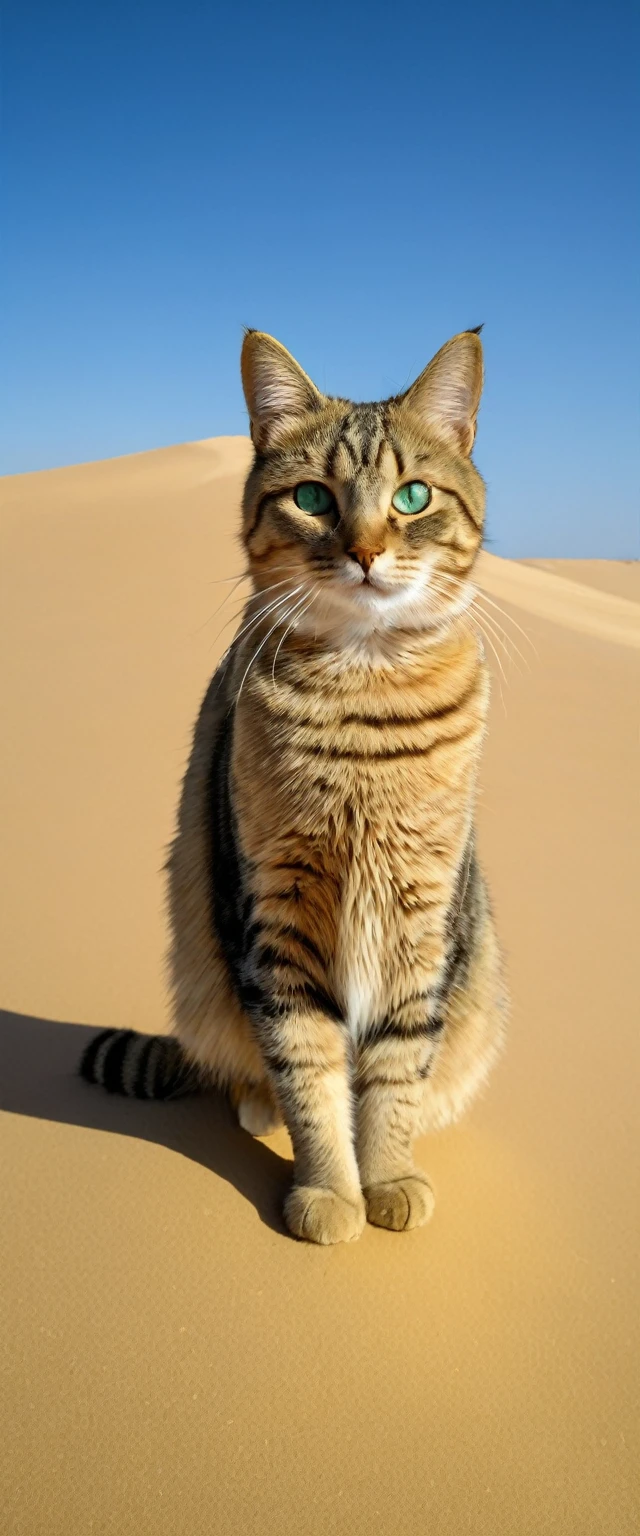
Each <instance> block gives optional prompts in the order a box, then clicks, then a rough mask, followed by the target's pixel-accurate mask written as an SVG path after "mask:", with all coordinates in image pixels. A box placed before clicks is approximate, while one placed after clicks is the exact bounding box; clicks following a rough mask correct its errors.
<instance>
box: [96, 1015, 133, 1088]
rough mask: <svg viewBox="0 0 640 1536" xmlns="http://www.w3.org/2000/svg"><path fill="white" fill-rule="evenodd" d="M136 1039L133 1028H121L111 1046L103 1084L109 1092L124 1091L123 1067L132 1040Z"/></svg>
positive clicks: (103, 1073)
mask: <svg viewBox="0 0 640 1536" xmlns="http://www.w3.org/2000/svg"><path fill="white" fill-rule="evenodd" d="M135 1039H136V1035H135V1032H134V1030H133V1029H123V1030H119V1031H118V1034H117V1037H116V1039H115V1040H114V1042H113V1045H110V1046H109V1049H108V1051H107V1054H106V1056H105V1059H104V1066H103V1069H102V1084H103V1087H104V1088H106V1090H107V1093H122V1068H123V1065H124V1058H125V1056H126V1054H127V1051H128V1049H129V1046H130V1044H131V1041H132V1040H135Z"/></svg>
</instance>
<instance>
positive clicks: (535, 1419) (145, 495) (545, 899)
mask: <svg viewBox="0 0 640 1536" xmlns="http://www.w3.org/2000/svg"><path fill="white" fill-rule="evenodd" d="M247 454H248V445H247V443H246V441H245V440H244V439H226V440H225V439H219V440H212V441H211V442H206V443H195V444H187V445H184V446H182V447H179V448H175V449H168V450H163V451H161V452H157V453H150V454H144V455H136V456H134V457H131V458H125V459H120V460H114V461H110V462H108V463H104V464H95V465H89V466H81V467H78V468H73V469H67V470H56V471H51V472H47V473H44V474H36V475H24V476H20V477H16V478H15V479H10V480H5V481H4V482H3V484H2V492H3V510H2V520H1V536H2V555H1V561H0V569H1V578H0V579H1V581H2V594H1V599H0V623H1V625H2V716H3V727H4V732H3V734H4V749H3V754H2V761H1V762H0V804H1V806H2V847H3V881H2V896H1V904H2V938H1V940H0V947H1V954H2V961H1V969H0V976H1V981H2V990H1V994H0V1003H2V1005H3V1008H4V1010H5V1012H4V1014H3V1015H2V1039H3V1061H2V1079H1V1082H2V1102H3V1106H4V1108H5V1110H6V1112H5V1113H4V1114H3V1115H2V1117H1V1119H0V1125H1V1135H2V1141H1V1146H2V1164H3V1170H4V1171H3V1178H2V1206H3V1209H2V1218H1V1220H2V1233H3V1238H4V1242H3V1250H4V1258H3V1265H2V1270H3V1275H2V1296H3V1301H2V1306H3V1310H4V1314H5V1315H4V1319H3V1326H2V1330H1V1341H2V1342H1V1343H0V1349H1V1352H2V1356H3V1366H4V1369H3V1414H4V1426H3V1429H2V1435H1V1451H0V1457H1V1460H2V1464H3V1472H2V1496H1V1503H2V1508H3V1517H2V1529H3V1530H6V1531H7V1532H10V1533H11V1536H79V1533H82V1532H91V1533H93V1536H107V1533H109V1536H112V1533H113V1536H130V1533H131V1536H182V1533H183V1532H184V1533H185V1536H217V1533H218V1532H220V1533H223V1536H240V1533H242V1536H294V1533H295V1536H299V1533H301V1536H329V1533H338V1536H342V1533H348V1536H365V1533H366V1536H370V1533H374V1532H375V1533H377V1532H383V1533H385V1536H418V1533H427V1532H428V1533H434V1536H463V1533H464V1532H470V1533H473V1536H485V1533H486V1536H529V1533H532V1536H533V1533H536V1536H538V1533H543V1532H544V1533H547V1532H548V1533H554V1536H555V1533H560V1532H562V1533H571V1536H596V1533H598V1536H623V1533H627V1532H628V1533H631V1532H632V1530H635V1529H637V1526H636V1524H635V1519H636V1514H637V1498H636V1495H637V1481H636V1480H635V1479H636V1477H637V1468H638V1459H637V1457H638V1382H639V1380H640V1372H639V1370H638V1365H639V1352H638V1305H637V1301H638V1295H637V1283H638V1282H637V1261H638V1247H639V1244H638V1223H637V1213H638V1209H639V1205H638V1194H639V1191H638V1182H639V1180H638V1172H639V1168H640V1159H639V1148H638V1115H637V1092H638V1090H637V1057H638V1052H637V1022H636V1020H635V1019H634V1008H633V1002H634V997H635V996H637V982H636V964H635V962H634V961H633V959H632V951H633V939H634V934H635V924H636V923H637V874H638V837H637V832H638V815H637V811H638V799H637V767H638V760H637V746H636V742H637V718H638V701H639V689H638V682H639V677H638V674H639V659H640V658H639V655H638V636H639V625H638V620H639V618H640V607H639V606H638V604H637V603H634V602H633V600H632V599H633V591H632V582H631V578H633V579H634V580H635V579H636V578H637V568H634V567H627V566H624V565H620V566H618V565H609V564H607V563H606V562H585V565H584V568H583V566H582V564H581V562H576V561H573V562H557V564H556V563H554V562H548V561H547V562H537V563H536V564H532V563H530V562H529V563H527V564H526V565H525V564H522V565H515V564H512V563H510V562H507V561H501V560H499V559H497V558H496V557H495V556H485V557H483V568H482V584H483V587H484V590H485V591H486V593H487V594H488V596H489V598H490V600H491V603H493V602H497V603H499V604H500V605H501V607H502V608H503V609H504V610H505V611H506V613H507V614H508V615H509V618H508V619H507V620H504V619H503V616H502V615H501V614H500V613H498V611H497V609H495V608H493V607H491V606H490V605H489V606H487V607H486V609H485V611H486V612H487V614H489V615H490V616H491V617H492V618H493V619H494V620H498V621H499V622H500V623H503V622H504V627H505V629H506V631H507V632H508V633H510V634H511V635H512V637H513V641H514V643H515V645H517V647H518V650H519V651H521V652H522V658H523V659H520V657H519V656H518V655H517V654H516V653H515V652H513V659H508V658H507V657H506V656H505V655H504V654H503V653H502V651H501V649H500V641H499V639H498V636H497V634H494V636H493V639H494V643H495V644H496V650H497V654H498V656H499V658H500V660H501V663H502V667H503V669H504V673H505V677H504V678H502V677H501V676H500V672H499V670H498V667H497V663H496V662H494V658H493V656H491V661H492V665H494V666H495V671H496V677H497V683H496V687H495V690H494V698H493V705H492V718H491V729H490V735H489V740H488V745H487V749H486V753H485V761H484V771H483V778H482V794H481V800H480V833H481V844H482V849H483V854H484V860H485V864H486V867H487V869H488V873H489V877H490V881H491V886H492V890H493V894H494V901H495V906H496V909H497V916H498V923H499V929H500V933H501V935H502V940H503V944H504V948H505V952H506V958H507V964H508V970H509V975H510V982H511V987H512V991H513V998H514V1008H513V1021H512V1026H511V1033H510V1040H509V1048H508V1051H507V1053H506V1055H505V1058H504V1060H503V1062H502V1064H501V1066H500V1068H499V1070H498V1071H497V1072H496V1074H495V1076H494V1078H493V1080H492V1082H491V1085H490V1087H489V1089H488V1091H487V1093H486V1095H485V1097H484V1099H483V1100H482V1102H480V1103H479V1104H478V1105H477V1106H476V1108H475V1109H474V1110H473V1112H472V1113H471V1115H470V1116H469V1117H468V1119H467V1120H466V1122H465V1123H464V1124H463V1125H461V1126H460V1127H458V1128H456V1129H453V1130H452V1131H450V1132H446V1133H445V1134H443V1135H441V1136H440V1137H438V1138H434V1139H432V1140H431V1141H430V1142H429V1143H425V1144H424V1145H423V1146H422V1148H421V1149H420V1154H421V1160H422V1162H423V1164H424V1166H425V1167H426V1168H428V1170H429V1171H430V1173H431V1176H432V1178H433V1181H434V1184H435V1186H436V1190H437V1194H438V1205H437V1210H436V1215H435V1217H434V1220H433V1222H432V1224H431V1226H430V1227H429V1228H428V1229H426V1230H424V1231H420V1232H416V1233H413V1234H410V1235H406V1236H396V1235H394V1234H391V1233H386V1232H381V1231H376V1230H373V1229H371V1228H369V1229H367V1231H366V1233H365V1235H364V1237H363V1238H362V1240H361V1241H360V1242H359V1243H357V1244H355V1245H353V1246H351V1247H340V1248H336V1249H331V1250H319V1249H315V1248H311V1247H307V1246H306V1245H302V1244H296V1243H295V1242H293V1241H291V1240H289V1239H288V1238H287V1237H286V1236H284V1235H283V1232H282V1228H281V1224H280V1219H279V1215H278V1210H279V1202H280V1200H281V1198H282V1193H283V1190H284V1188H285V1187H286V1184H287V1178H288V1171H289V1163H288V1145H287V1141H286V1137H285V1136H284V1134H282V1135H280V1136H278V1137H276V1138H273V1139H271V1140H270V1141H269V1142H268V1143H267V1142H253V1141H252V1140H251V1139H250V1138H249V1137H247V1136H245V1135H244V1133H242V1132H241V1131H239V1130H238V1129H236V1128H235V1126H234V1125H233V1123H232V1121H231V1119H230V1116H229V1114H228V1113H227V1111H226V1109H225V1107H224V1105H223V1104H221V1103H220V1102H218V1101H217V1099H216V1098H215V1097H213V1096H211V1097H209V1098H202V1099H199V1100H194V1101H192V1102H189V1103H182V1104H176V1105H174V1106H167V1107H163V1106H161V1105H138V1104H136V1103H129V1102H123V1101H116V1100H113V1099H110V1098H108V1097H107V1096H103V1095H102V1094H100V1093H99V1092H98V1091H96V1090H95V1089H91V1088H89V1087H88V1086H86V1085H85V1084H83V1083H81V1082H80V1081H78V1080H76V1079H75V1078H74V1076H73V1072H74V1066H75V1063H76V1061H77V1058H78V1055H79V1053H80V1050H81V1048H82V1046H83V1045H84V1043H85V1042H86V1040H88V1039H89V1038H90V1032H91V1030H92V1029H93V1028H94V1027H95V1026H97V1025H100V1026H102V1025H107V1024H112V1025H127V1026H136V1027H139V1028H141V1029H145V1030H156V1029H158V1028H166V1026H167V1014H166V997H165V988H164V979H163V951H164V947H165V924H164V913H163V880H162V875H161V865H162V862H163V857H164V849H165V846H166V844H167V842H168V839H169V837H170V835H171V829H172V821H173V815H174V810H175V804H176V797H177V792H178V786H179V781H180V776H181V773H182V770H183V766H184V763H185V759H186V754H187V750H188V744H189V736H190V729H191V725H192V722H193V719H194V716H195V713H196V708H197V705H198V703H199V700H200V696H201V694H202V692H203V690H204V686H205V682H206V679H207V677H208V675H209V674H210V672H211V671H212V669H213V667H214V664H215V662H216V658H217V656H218V655H219V654H220V651H221V649H222V647H223V645H224V643H225V641H226V640H228V638H229V637H230V634H231V633H232V630H233V617H232V616H233V614H234V612H235V611H236V601H237V599H238V597H239V596H240V593H239V592H238V593H236V594H235V597H234V598H231V599H230V600H229V601H227V602H226V603H225V606H224V607H223V608H222V610H221V611H220V612H218V613H216V609H218V607H219V605H220V604H221V602H222V601H223V598H224V595H225V593H227V591H228V590H229V589H228V587H227V586H225V585H222V584H218V585H214V583H215V582H216V581H219V578H222V577H226V576H228V575H229V574H230V573H232V572H238V573H239V572H240V571H241V569H242V560H241V555H240V551H239V549H238V547H237V545H236V543H235V539H234V528H235V523H236V508H237V504H238V497H239V487H240V479H241V474H242V469H243V466H244V465H245V464H246V461H247ZM587 566H588V569H587ZM596 567H597V569H596ZM634 590H635V591H636V592H637V586H636V587H635V588H634ZM225 620H227V627H226V628H225V629H224V630H222V626H223V624H224V622H225ZM511 621H513V622H511ZM514 624H515V625H517V626H520V628H515V627H514ZM221 631H222V632H221ZM521 631H524V632H525V634H524V635H523V633H522V632H521ZM509 649H510V650H511V646H510V647H509Z"/></svg>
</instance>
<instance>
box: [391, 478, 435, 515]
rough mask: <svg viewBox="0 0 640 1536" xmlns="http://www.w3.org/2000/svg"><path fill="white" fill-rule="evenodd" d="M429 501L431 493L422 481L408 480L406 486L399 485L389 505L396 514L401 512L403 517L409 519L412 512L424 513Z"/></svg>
mask: <svg viewBox="0 0 640 1536" xmlns="http://www.w3.org/2000/svg"><path fill="white" fill-rule="evenodd" d="M430 501H431V491H430V489H429V486H428V485H424V484H423V482H422V480H410V481H409V484H408V485H401V486H400V490H399V491H396V494H395V496H394V498H393V501H392V503H391V505H392V506H393V507H395V509H396V512H403V513H404V516H405V517H410V516H411V514H412V512H424V509H425V507H428V505H429V502H430Z"/></svg>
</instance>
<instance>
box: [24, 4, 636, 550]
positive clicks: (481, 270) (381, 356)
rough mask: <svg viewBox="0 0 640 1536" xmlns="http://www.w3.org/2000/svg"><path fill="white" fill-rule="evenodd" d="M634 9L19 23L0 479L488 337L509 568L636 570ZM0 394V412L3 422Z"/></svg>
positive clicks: (482, 434) (146, 12) (45, 8)
mask: <svg viewBox="0 0 640 1536" xmlns="http://www.w3.org/2000/svg"><path fill="white" fill-rule="evenodd" d="M635 12H636V8H635V6H633V5H632V4H630V3H624V4H623V3H619V0H613V3H612V4H608V5H607V6H604V5H603V4H602V3H600V4H598V5H593V4H592V3H591V0H582V3H581V4H579V5H578V4H577V3H576V4H573V3H566V4H563V3H562V0H559V3H556V4H551V3H548V0H537V3H536V4H535V5H533V4H524V5H518V4H516V3H514V0H511V3H510V4H487V5H486V6H485V7H484V8H483V7H482V6H478V5H477V3H474V4H470V3H468V0H459V3H458V4H457V5H456V6H455V7H453V6H445V5H443V3H442V0H439V4H438V5H430V4H429V3H426V0H410V3H398V4H396V5H392V4H390V3H388V0H387V3H386V4H380V3H377V0H370V3H369V4H367V5H365V4H364V3H363V0H359V3H349V0H342V3H340V4H338V3H336V0H325V3H324V4H323V5H322V6H319V7H309V6H304V5H297V6H294V5H292V4H289V3H286V0H285V3H279V0H274V3H272V4H269V5H267V4H260V5H255V4H254V5H246V4H242V0H240V3H236V4H233V3H231V0H227V4H226V5H225V6H224V7H222V6H216V5H214V4H212V3H211V0H210V3H208V4H204V3H202V4H199V3H198V4H196V3H193V0H183V3H182V4H180V5H179V4H178V3H172V4H167V3H166V0H156V3H155V4H149V3H148V0H136V4H135V5H132V4H131V3H130V0H129V3H128V4H126V5H125V4H124V3H122V0H111V3H110V4H109V5H107V4H105V3H100V0H95V3H94V4H89V3H87V0H77V3H67V0H57V3H56V4H55V5H54V4H50V3H49V0H47V3H29V0H22V3H18V0H6V4H5V9H4V43H3V55H4V63H3V69H4V93H3V94H4V129H3V139H4V156H3V158H4V194H3V195H4V207H5V212H4V219H3V223H4V228H5V234H4V242H3V243H4V251H3V262H4V277H3V289H4V299H3V308H4V320H3V333H4V340H3V353H4V360H5V361H4V375H5V378H4V383H3V391H2V392H3V402H2V419H3V428H2V439H3V440H2V453H1V459H0V469H1V470H2V472H4V473H12V472H19V471H23V470H29V469H42V468H48V467H51V466H54V465H59V464H65V463H73V462H76V461H79V460H87V459H96V458H106V457H110V456H112V455H114V454H123V453H131V452H136V451H138V450H142V449H147V448H155V447H161V446H164V445H166V444H169V443H175V442H180V441H184V440H186V439H192V438H199V437H209V436H213V435H216V434H218V433H236V432H244V431H246V416H245V412H244V406H243V401H242V395H241V390H240V382H239V371H238V353H239V348H240V343H241V336H242V326H243V325H252V326H256V327H258V328H259V329H263V330H268V331H271V332H272V333H273V334H275V335H276V336H278V337H279V338H280V340H281V341H283V342H284V343H285V345H286V346H288V347H289V348H290V349H291V350H292V351H293V352H294V353H295V354H296V355H297V356H298V357H299V359H300V361H301V362H302V364H303V365H304V367H305V368H306V369H307V371H308V372H310V373H311V374H312V375H313V377H314V378H315V380H316V382H317V383H318V384H319V385H320V386H321V387H323V388H326V389H327V390H328V391H329V392H334V393H339V394H350V395H352V396H353V397H354V398H356V399H372V398H377V397H380V396H383V395H387V394H390V393H394V392H396V391H397V390H398V389H400V388H401V387H403V386H404V385H405V384H406V383H408V382H409V381H410V380H411V378H412V377H413V376H414V375H415V374H416V373H418V372H419V371H420V369H421V368H422V367H423V366H424V364H425V362H426V361H428V359H429V357H430V356H431V355H432V353H433V352H434V351H435V350H437V348H438V347H439V346H440V345H441V344H442V342H443V341H445V340H446V339H447V337H449V336H450V335H452V334H454V333H455V332H456V331H458V330H461V329H463V328H464V327H465V326H473V325H477V324H479V323H480V322H481V321H483V322H484V326H485V330H484V335H483V340H484V342H485V351H486V364H487V385H486V392H485V398H484V405H483V409H482V413H481V419H480V429H479V434H478V440H477V446H476V452H475V458H476V462H477V464H478V467H479V468H480V470H481V471H482V473H483V474H484V475H485V477H486V479H487V482H488V488H489V523H488V534H489V537H490V539H491V540H492V541H493V542H492V543H491V544H490V547H492V548H494V549H495V550H497V551H498V552H500V553H504V554H510V555H526V554H530V555H535V554H538V555H585V556H588V555H591V556H595V555H608V556H616V557H623V558H630V557H636V556H637V555H638V554H639V553H640V549H639V544H638V430H637V427H638V356H639V348H638V341H639V339H640V338H639V327H638V309H639V305H638V285H637V282H636V280H635V277H634V269H635V267H636V266H637V258H638V238H637V236H638V228H637V226H638V198H637V171H638V165H637V156H636V154H635V150H634V145H635V144H636V143H637V142H638V127H639V124H638V114H637V111H636V110H635V108H634V104H633V91H634V87H635V81H634V75H635V71H636V64H637V56H638V49H637V42H638V26H637V22H635V21H634V15H635ZM5 397H6V398H5Z"/></svg>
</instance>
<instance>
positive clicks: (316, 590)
mask: <svg viewBox="0 0 640 1536" xmlns="http://www.w3.org/2000/svg"><path fill="white" fill-rule="evenodd" d="M317 592H318V586H317V585H316V586H315V587H314V588H313V591H312V593H311V598H310V600H309V603H308V604H307V608H303V610H302V613H299V614H298V618H299V619H301V618H302V614H303V613H306V612H307V610H308V608H310V607H311V604H312V602H313V601H314V598H315V597H316V595H317ZM305 595H306V594H305ZM293 623H294V624H295V619H294V621H293ZM292 629H293V624H290V625H289V628H288V629H285V632H284V634H283V636H282V639H281V640H279V641H278V644H277V646H276V650H275V655H274V658H273V662H272V665H271V681H272V683H273V687H274V689H275V686H276V662H277V660H278V656H279V654H280V650H281V648H282V646H283V645H284V642H285V640H286V638H287V635H288V634H290V633H291V630H292Z"/></svg>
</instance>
